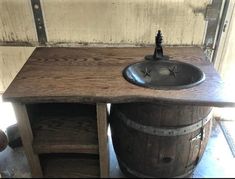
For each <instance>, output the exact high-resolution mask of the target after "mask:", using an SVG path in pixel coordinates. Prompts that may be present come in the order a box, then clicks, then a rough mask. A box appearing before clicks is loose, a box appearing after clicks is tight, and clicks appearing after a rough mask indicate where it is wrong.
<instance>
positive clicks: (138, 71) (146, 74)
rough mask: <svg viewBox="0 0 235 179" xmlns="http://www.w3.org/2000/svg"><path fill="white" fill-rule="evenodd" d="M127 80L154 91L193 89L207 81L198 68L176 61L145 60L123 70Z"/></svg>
mask: <svg viewBox="0 0 235 179" xmlns="http://www.w3.org/2000/svg"><path fill="white" fill-rule="evenodd" d="M123 76H124V77H125V79H126V80H127V81H129V82H131V83H133V84H135V85H138V86H143V87H146V88H154V89H167V90H168V89H169V90H170V89H184V88H191V87H193V86H196V85H198V84H200V83H202V82H203V81H204V80H205V74H204V73H203V71H202V70H200V69H199V68H198V67H196V66H194V65H191V64H188V63H184V62H179V61H174V60H158V61H153V60H145V61H141V62H138V63H134V64H131V65H129V66H127V67H126V68H125V69H124V70H123Z"/></svg>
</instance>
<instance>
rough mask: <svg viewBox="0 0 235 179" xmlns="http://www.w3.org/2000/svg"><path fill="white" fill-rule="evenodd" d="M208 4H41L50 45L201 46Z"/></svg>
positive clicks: (168, 0) (151, 0)
mask: <svg viewBox="0 0 235 179" xmlns="http://www.w3.org/2000/svg"><path fill="white" fill-rule="evenodd" d="M209 2H210V0H198V1H194V0H187V1H185V0H177V1H176V0H157V1H156V0H125V1H123V0H66V1H64V0H50V1H47V0H41V3H42V6H43V10H44V20H45V25H46V31H47V37H48V41H49V43H52V44H55V43H60V44H61V43H68V42H72V43H77V42H79V43H98V44H100V43H108V44H117V43H119V44H134V45H135V44H137V45H138V44H152V43H154V36H155V33H156V32H157V30H158V29H161V30H162V32H163V35H164V43H165V44H170V45H179V44H180V45H202V43H203V37H204V31H205V28H206V21H205V20H204V14H205V11H206V6H207V4H209Z"/></svg>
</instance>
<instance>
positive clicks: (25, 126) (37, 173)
mask: <svg viewBox="0 0 235 179" xmlns="http://www.w3.org/2000/svg"><path fill="white" fill-rule="evenodd" d="M13 108H14V111H15V115H16V119H17V122H18V128H19V132H20V135H21V140H22V143H23V147H24V151H25V154H26V157H27V159H28V162H29V165H30V168H31V174H32V177H42V176H43V174H42V170H41V165H40V161H39V158H38V155H37V154H35V153H34V151H33V146H32V143H33V133H32V129H31V125H30V121H29V117H28V114H27V110H26V106H25V105H24V104H20V103H13Z"/></svg>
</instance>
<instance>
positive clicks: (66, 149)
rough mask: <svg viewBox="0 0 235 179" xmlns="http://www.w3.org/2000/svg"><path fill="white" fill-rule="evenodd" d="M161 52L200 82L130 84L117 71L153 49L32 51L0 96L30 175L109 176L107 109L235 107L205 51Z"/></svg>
mask: <svg viewBox="0 0 235 179" xmlns="http://www.w3.org/2000/svg"><path fill="white" fill-rule="evenodd" d="M164 51H165V54H166V55H168V56H170V57H171V58H172V59H174V60H178V61H182V62H186V63H191V64H193V65H195V66H197V67H199V68H200V69H201V70H202V71H203V72H204V73H205V75H206V79H205V81H204V82H203V83H201V84H200V85H198V86H194V87H192V88H188V89H181V90H153V89H147V88H144V87H139V86H136V85H133V84H131V83H129V82H127V81H126V80H125V79H124V78H123V76H122V70H123V69H124V68H125V67H126V66H127V65H129V64H131V63H135V62H138V61H141V60H143V58H144V56H145V55H147V54H152V52H153V48H64V47H63V48H36V49H35V51H34V52H33V54H32V55H31V56H30V58H29V59H28V61H27V62H26V63H25V65H24V66H23V68H22V69H21V70H20V72H19V73H18V74H17V76H16V77H15V79H14V80H13V82H12V83H11V84H10V86H9V87H8V89H7V90H6V92H5V93H4V94H3V98H4V100H5V101H10V102H12V103H13V106H14V110H15V113H16V117H17V120H18V126H19V130H20V133H21V137H22V141H23V145H24V150H25V153H26V156H27V158H28V161H29V165H30V167H31V172H32V176H33V177H42V176H45V177H52V176H54V177H56V176H58V177H99V176H100V177H108V176H109V157H108V156H109V154H108V140H107V139H108V138H107V125H108V120H107V105H106V104H107V103H129V102H157V103H159V102H160V103H169V102H173V103H174V104H184V105H197V106H212V107H213V106H217V107H226V106H233V105H234V104H235V99H231V98H230V97H229V95H228V94H227V92H226V89H225V88H224V85H223V82H222V80H221V78H220V77H219V75H218V73H217V72H216V71H215V69H214V67H213V66H212V64H211V63H209V62H208V61H206V60H205V56H204V54H203V50H202V49H200V48H198V47H177V48H176V47H168V48H165V49H164Z"/></svg>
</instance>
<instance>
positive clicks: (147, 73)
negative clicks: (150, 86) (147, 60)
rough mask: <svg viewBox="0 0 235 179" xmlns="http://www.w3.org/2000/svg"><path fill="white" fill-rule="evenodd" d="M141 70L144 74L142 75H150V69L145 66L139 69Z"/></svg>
mask: <svg viewBox="0 0 235 179" xmlns="http://www.w3.org/2000/svg"><path fill="white" fill-rule="evenodd" d="M141 72H142V73H143V74H144V77H146V76H149V77H151V76H150V73H151V70H149V69H148V68H147V67H145V70H141Z"/></svg>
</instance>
